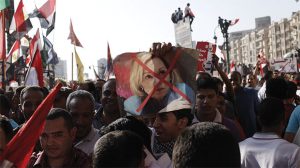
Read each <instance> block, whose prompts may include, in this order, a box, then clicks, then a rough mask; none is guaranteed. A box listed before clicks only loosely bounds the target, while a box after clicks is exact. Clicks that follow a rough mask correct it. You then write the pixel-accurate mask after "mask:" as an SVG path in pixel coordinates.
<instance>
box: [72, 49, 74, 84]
mask: <svg viewBox="0 0 300 168" xmlns="http://www.w3.org/2000/svg"><path fill="white" fill-rule="evenodd" d="M73 64H74V63H73V52H72V81H73Z"/></svg>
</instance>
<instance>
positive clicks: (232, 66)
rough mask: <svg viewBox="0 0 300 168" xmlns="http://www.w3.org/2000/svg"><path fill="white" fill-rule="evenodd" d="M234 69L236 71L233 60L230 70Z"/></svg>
mask: <svg viewBox="0 0 300 168" xmlns="http://www.w3.org/2000/svg"><path fill="white" fill-rule="evenodd" d="M233 71H236V68H235V62H234V60H232V61H231V64H230V72H233Z"/></svg>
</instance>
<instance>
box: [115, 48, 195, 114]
mask: <svg viewBox="0 0 300 168" xmlns="http://www.w3.org/2000/svg"><path fill="white" fill-rule="evenodd" d="M198 56H199V52H198V51H197V50H195V49H187V48H181V47H172V48H171V50H170V51H169V52H168V53H167V54H165V55H164V56H152V54H151V53H149V52H137V53H123V54H121V55H118V56H117V57H116V58H115V59H114V61H113V69H114V73H115V77H116V80H117V88H116V90H117V94H118V96H119V97H120V100H124V102H122V107H123V110H124V111H126V112H128V113H129V114H130V115H143V116H147V115H153V114H156V113H157V112H158V111H159V110H161V109H162V108H164V107H166V105H168V104H169V103H170V102H172V101H173V100H175V99H177V98H179V97H183V98H185V99H186V100H188V101H189V102H191V103H192V104H193V103H194V102H195V94H194V93H195V91H196V83H195V76H196V72H197V60H198Z"/></svg>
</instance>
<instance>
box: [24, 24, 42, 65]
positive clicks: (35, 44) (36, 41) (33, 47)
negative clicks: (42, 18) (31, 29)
mask: <svg viewBox="0 0 300 168" xmlns="http://www.w3.org/2000/svg"><path fill="white" fill-rule="evenodd" d="M37 50H39V51H41V50H42V42H41V39H40V32H39V29H37V31H36V33H35V35H34V36H33V38H32V39H31V41H30V44H29V55H28V56H27V58H26V65H29V63H30V62H31V59H32V58H31V57H32V56H33V55H34V54H35V52H36V51H37Z"/></svg>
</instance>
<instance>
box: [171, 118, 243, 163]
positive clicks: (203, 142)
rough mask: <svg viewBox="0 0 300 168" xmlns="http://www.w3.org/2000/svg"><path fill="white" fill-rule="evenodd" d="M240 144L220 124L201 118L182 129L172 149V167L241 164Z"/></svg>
mask: <svg viewBox="0 0 300 168" xmlns="http://www.w3.org/2000/svg"><path fill="white" fill-rule="evenodd" d="M240 165H241V159H240V150H239V145H238V143H237V141H236V140H235V138H234V137H233V136H232V134H231V132H230V131H229V130H228V129H227V128H226V127H225V126H223V125H221V124H218V123H213V122H201V123H198V124H194V125H192V126H190V127H188V128H187V129H185V130H184V131H183V132H182V133H181V134H180V135H179V137H178V138H177V140H176V143H175V146H174V149H173V167H175V168H181V167H240Z"/></svg>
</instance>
